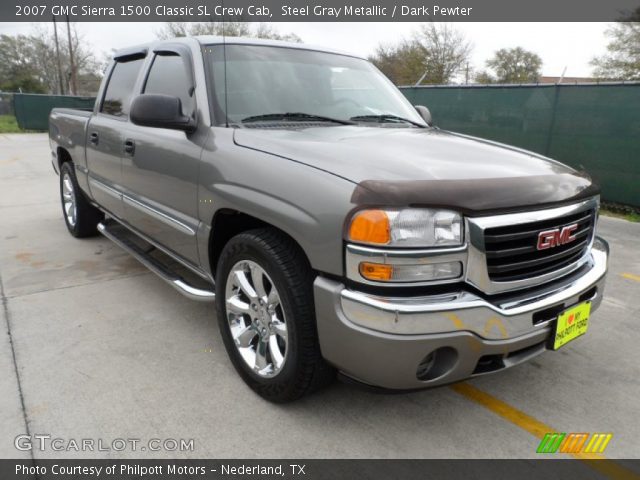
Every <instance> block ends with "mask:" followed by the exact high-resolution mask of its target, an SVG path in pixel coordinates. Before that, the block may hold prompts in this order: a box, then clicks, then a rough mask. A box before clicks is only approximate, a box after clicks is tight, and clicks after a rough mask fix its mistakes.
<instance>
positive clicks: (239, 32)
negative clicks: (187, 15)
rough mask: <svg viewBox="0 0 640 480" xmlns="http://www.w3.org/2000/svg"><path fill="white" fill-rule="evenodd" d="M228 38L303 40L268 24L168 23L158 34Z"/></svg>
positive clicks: (160, 36) (163, 35) (299, 41)
mask: <svg viewBox="0 0 640 480" xmlns="http://www.w3.org/2000/svg"><path fill="white" fill-rule="evenodd" d="M223 34H224V35H225V36H227V37H253V38H268V39H271V40H286V41H289V42H296V43H301V42H302V40H301V39H300V37H298V36H297V35H296V34H295V33H288V34H281V33H280V32H278V31H277V30H276V29H275V28H273V26H271V25H269V24H267V23H249V22H193V23H189V22H166V23H165V24H164V25H163V27H162V28H161V29H160V30H159V31H157V32H156V35H157V37H158V38H160V39H163V40H165V39H169V38H175V37H189V36H195V35H217V36H222V35H223Z"/></svg>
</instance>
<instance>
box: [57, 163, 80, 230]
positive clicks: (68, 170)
mask: <svg viewBox="0 0 640 480" xmlns="http://www.w3.org/2000/svg"><path fill="white" fill-rule="evenodd" d="M65 174H68V176H69V178H70V179H71V183H72V184H73V196H74V197H75V205H76V224H75V225H73V226H72V225H71V224H70V223H69V220H68V219H67V213H66V212H65V210H64V197H63V186H62V184H63V182H64V177H65ZM78 188H80V187H79V186H78V181H77V180H76V172H75V171H74V169H73V165H72V164H70V163H68V162H66V163H63V164H62V167H60V204H61V206H62V217H63V218H64V223H65V225H66V226H67V229H68V230H69V233H71V235H73V236H74V237H77V236H78V235H79V228H78V223H79V222H78V220H79V218H78V217H79V210H80V209H79V204H78Z"/></svg>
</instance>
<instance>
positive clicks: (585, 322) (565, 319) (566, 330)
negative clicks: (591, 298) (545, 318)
mask: <svg viewBox="0 0 640 480" xmlns="http://www.w3.org/2000/svg"><path fill="white" fill-rule="evenodd" d="M589 313H591V302H584V303H581V304H579V305H576V306H575V307H571V308H569V309H567V310H565V311H564V312H562V313H561V314H560V315H559V316H558V321H557V323H556V337H555V340H554V342H553V349H554V350H558V349H559V348H560V347H562V346H563V345H566V344H567V343H569V342H570V341H571V340H573V339H575V338H577V337H579V336H580V335H583V334H585V333H586V332H587V328H588V327H589Z"/></svg>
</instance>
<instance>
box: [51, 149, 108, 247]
mask: <svg viewBox="0 0 640 480" xmlns="http://www.w3.org/2000/svg"><path fill="white" fill-rule="evenodd" d="M60 202H61V203H62V215H63V216H64V223H65V224H66V225H67V229H68V230H69V233H70V234H71V235H73V236H74V237H76V238H83V237H91V236H94V235H97V234H98V223H100V222H101V221H102V220H103V219H104V214H103V213H102V212H101V211H100V210H98V209H97V208H96V207H94V206H93V205H91V204H90V203H89V201H88V200H87V199H86V197H85V196H84V194H83V193H82V191H81V190H80V186H79V185H78V180H77V179H76V172H75V169H74V168H73V163H71V162H65V163H63V164H62V167H61V168H60Z"/></svg>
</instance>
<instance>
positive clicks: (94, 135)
mask: <svg viewBox="0 0 640 480" xmlns="http://www.w3.org/2000/svg"><path fill="white" fill-rule="evenodd" d="M98 140H99V137H98V134H97V133H96V132H93V133H92V134H91V135H89V141H90V142H91V144H92V145H98Z"/></svg>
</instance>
